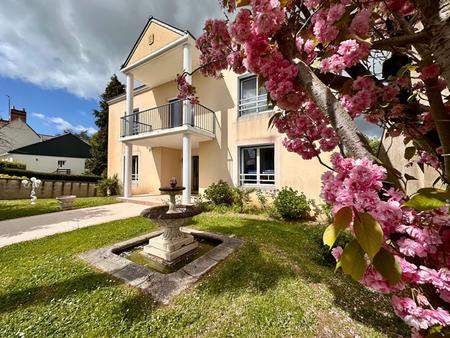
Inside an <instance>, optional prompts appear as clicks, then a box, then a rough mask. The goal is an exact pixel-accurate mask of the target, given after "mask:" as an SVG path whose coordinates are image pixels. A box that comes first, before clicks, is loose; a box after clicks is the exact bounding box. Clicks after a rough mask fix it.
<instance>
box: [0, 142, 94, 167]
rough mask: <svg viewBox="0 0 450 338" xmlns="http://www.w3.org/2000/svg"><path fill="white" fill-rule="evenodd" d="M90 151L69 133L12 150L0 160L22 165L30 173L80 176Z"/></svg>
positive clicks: (88, 147) (0, 157)
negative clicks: (30, 171)
mask: <svg viewBox="0 0 450 338" xmlns="http://www.w3.org/2000/svg"><path fill="white" fill-rule="evenodd" d="M90 149H91V147H90V145H89V144H87V143H86V142H84V141H83V140H81V139H80V138H78V137H77V136H75V135H72V134H70V133H69V134H64V135H61V136H55V137H53V138H50V139H48V140H46V141H42V142H38V143H34V144H30V145H27V146H25V147H20V148H17V149H13V150H11V151H9V152H8V153H6V154H3V155H0V160H6V161H15V162H21V163H24V164H25V165H26V166H27V170H32V171H40V172H48V173H62V174H71V175H81V174H83V173H84V172H85V163H86V160H87V159H88V158H90V157H91V153H90Z"/></svg>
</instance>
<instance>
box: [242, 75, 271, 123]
mask: <svg viewBox="0 0 450 338" xmlns="http://www.w3.org/2000/svg"><path fill="white" fill-rule="evenodd" d="M239 82H240V84H239V85H240V86H239V88H240V91H239V116H243V115H248V114H255V113H260V112H263V111H267V110H269V109H270V106H269V104H268V103H267V91H266V88H264V86H261V87H260V86H258V77H257V76H256V75H253V76H248V77H244V78H242V79H240V80H239Z"/></svg>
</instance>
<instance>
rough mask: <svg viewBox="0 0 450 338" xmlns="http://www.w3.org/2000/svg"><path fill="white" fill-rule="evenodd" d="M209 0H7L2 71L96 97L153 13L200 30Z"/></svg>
mask: <svg viewBox="0 0 450 338" xmlns="http://www.w3.org/2000/svg"><path fill="white" fill-rule="evenodd" d="M220 14H221V13H220V9H219V5H218V2H217V1H211V0H195V1H185V0H164V1H162V0H133V1H123V0H95V1H92V0H67V1H61V0H33V1H29V0H4V1H2V10H1V11H0V75H3V76H6V77H10V78H17V79H22V80H25V81H28V82H31V83H34V84H36V85H39V86H41V87H45V88H58V89H66V90H68V91H69V92H71V93H73V94H75V95H77V96H80V97H85V98H96V97H98V95H99V94H100V93H101V92H102V91H103V89H104V87H105V85H106V83H107V81H108V79H109V77H110V76H111V75H112V74H113V73H119V71H120V65H121V64H122V63H123V61H124V60H125V58H126V56H127V55H128V53H129V51H130V50H131V48H132V46H133V44H134V42H135V40H136V39H137V37H138V36H139V33H140V32H141V30H142V28H143V27H144V25H145V23H146V21H147V19H148V17H149V16H154V17H156V18H159V19H161V20H163V21H166V22H168V23H170V24H172V25H174V26H177V27H180V28H182V29H189V30H191V31H192V32H193V33H194V34H199V33H200V31H201V28H202V24H203V22H204V21H205V19H206V18H208V17H211V16H213V17H217V16H220Z"/></svg>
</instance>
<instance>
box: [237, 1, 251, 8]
mask: <svg viewBox="0 0 450 338" xmlns="http://www.w3.org/2000/svg"><path fill="white" fill-rule="evenodd" d="M248 5H250V0H236V7H242V6H248Z"/></svg>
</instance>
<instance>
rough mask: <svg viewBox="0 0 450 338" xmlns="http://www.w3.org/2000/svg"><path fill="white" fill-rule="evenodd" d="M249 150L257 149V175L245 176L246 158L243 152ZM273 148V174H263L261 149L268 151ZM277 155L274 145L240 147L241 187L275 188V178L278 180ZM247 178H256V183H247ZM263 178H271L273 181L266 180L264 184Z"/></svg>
mask: <svg viewBox="0 0 450 338" xmlns="http://www.w3.org/2000/svg"><path fill="white" fill-rule="evenodd" d="M248 148H255V149H256V174H245V173H244V156H243V150H244V149H248ZM267 148H272V149H273V168H274V170H273V174H261V173H260V171H261V170H260V169H261V163H260V161H261V156H260V150H261V149H267ZM275 159H276V154H275V145H274V144H262V145H248V146H240V147H239V185H240V186H243V187H273V186H275V178H276V163H275ZM246 176H256V183H245V177H246ZM261 176H270V177H272V179H270V180H264V182H262V180H261Z"/></svg>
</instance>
